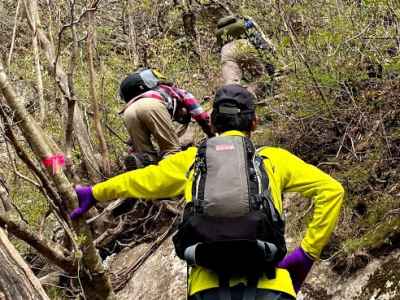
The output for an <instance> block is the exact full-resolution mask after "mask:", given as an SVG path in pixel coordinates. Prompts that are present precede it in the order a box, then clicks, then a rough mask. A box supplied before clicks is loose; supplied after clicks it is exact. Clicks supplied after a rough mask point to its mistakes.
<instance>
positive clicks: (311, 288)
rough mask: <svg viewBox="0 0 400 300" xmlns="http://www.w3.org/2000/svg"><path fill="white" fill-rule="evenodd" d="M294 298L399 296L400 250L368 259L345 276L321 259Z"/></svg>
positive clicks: (371, 299)
mask: <svg viewBox="0 0 400 300" xmlns="http://www.w3.org/2000/svg"><path fill="white" fill-rule="evenodd" d="M297 299H298V300H305V299H307V300H320V299H329V300H343V299H346V300H378V299H379V300H397V299H400V251H396V252H393V253H392V254H391V255H388V256H386V257H382V258H375V259H373V260H371V262H370V263H369V264H368V265H367V266H366V267H365V268H363V269H360V270H359V271H357V272H356V273H355V274H353V275H352V276H350V277H348V278H345V276H339V275H337V274H336V273H334V272H332V270H331V268H330V265H329V263H328V262H321V263H319V264H317V265H316V266H315V267H314V268H313V270H312V273H311V274H310V275H309V277H308V279H307V281H306V283H305V284H304V287H303V288H302V291H301V292H300V293H299V295H298V297H297Z"/></svg>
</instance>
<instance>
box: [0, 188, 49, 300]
mask: <svg viewBox="0 0 400 300" xmlns="http://www.w3.org/2000/svg"><path fill="white" fill-rule="evenodd" d="M0 188H1V189H2V199H1V200H6V201H7V202H9V198H8V193H7V191H6V189H5V188H4V187H3V186H0ZM5 211H6V210H5V209H4V207H3V206H2V205H0V214H2V213H4V212H5ZM0 266H1V267H0V300H29V299H35V300H37V299H46V300H47V299H49V298H48V297H47V295H46V293H45V291H44V290H43V287H42V285H41V284H40V281H39V279H37V278H36V276H35V275H34V274H33V272H32V270H31V269H30V268H29V267H28V265H27V264H26V263H25V261H24V260H23V259H22V257H21V256H20V255H19V253H18V251H17V250H16V249H15V248H14V246H13V245H12V244H11V243H10V241H9V240H8V238H7V235H6V234H5V233H4V231H3V230H2V229H0Z"/></svg>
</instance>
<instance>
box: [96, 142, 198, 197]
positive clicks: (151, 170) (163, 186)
mask: <svg viewBox="0 0 400 300" xmlns="http://www.w3.org/2000/svg"><path fill="white" fill-rule="evenodd" d="M196 151H197V149H196V148H193V147H191V148H189V149H187V150H186V151H183V152H179V153H177V154H174V155H171V156H169V157H166V158H165V159H163V160H162V161H160V162H159V164H158V165H151V166H148V167H146V168H144V169H138V170H134V171H131V172H126V173H123V174H121V175H118V176H115V177H113V178H111V179H109V180H107V181H104V182H102V183H98V184H96V185H95V186H94V187H93V196H94V198H95V199H96V201H100V202H101V201H109V200H114V199H117V198H144V199H160V198H167V197H174V196H177V195H180V194H183V191H184V187H185V183H186V181H187V178H186V172H187V170H188V169H189V168H190V165H191V164H192V162H193V160H194V157H195V155H196Z"/></svg>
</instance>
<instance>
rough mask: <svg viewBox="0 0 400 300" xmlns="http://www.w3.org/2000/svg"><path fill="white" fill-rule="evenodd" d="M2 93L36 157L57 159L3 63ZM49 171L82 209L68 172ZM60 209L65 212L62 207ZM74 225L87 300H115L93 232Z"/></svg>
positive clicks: (69, 205) (60, 189)
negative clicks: (68, 177) (79, 244)
mask: <svg viewBox="0 0 400 300" xmlns="http://www.w3.org/2000/svg"><path fill="white" fill-rule="evenodd" d="M0 91H1V92H2V93H3V95H4V98H5V100H6V101H7V104H8V105H9V106H10V108H11V109H12V110H13V111H14V113H15V118H16V121H17V123H18V126H19V127H20V129H21V132H22V134H23V135H24V137H25V139H26V140H27V141H28V142H29V144H30V145H31V146H32V150H33V151H34V153H35V155H36V156H37V157H38V158H39V159H40V160H43V159H45V158H48V157H50V156H52V155H54V153H53V152H52V149H51V147H50V146H49V145H48V144H47V138H46V135H45V133H44V132H43V130H42V129H41V128H40V127H39V126H38V124H37V123H36V121H35V120H34V119H33V118H32V117H31V115H29V113H28V112H27V110H26V109H25V107H24V105H23V101H22V99H21V98H19V97H18V96H17V95H16V93H15V91H14V90H13V88H12V87H11V85H10V83H9V82H8V79H7V75H6V73H5V70H4V68H3V65H2V63H1V62H0ZM47 171H48V175H49V177H50V178H51V179H52V180H53V182H54V185H55V187H56V189H57V191H58V193H59V194H60V196H61V198H62V199H63V200H65V203H66V206H67V208H68V209H69V210H70V211H71V210H72V209H73V208H74V207H76V206H78V201H77V197H76V194H75V192H74V190H73V188H72V185H71V183H70V182H69V181H68V179H67V177H66V176H65V174H64V172H63V171H62V170H61V171H59V172H53V170H51V169H48V170H47ZM60 209H62V208H61V207H60ZM72 225H73V228H74V230H75V232H76V233H77V234H78V235H79V236H81V237H84V239H83V241H82V243H81V249H82V254H83V255H82V261H81V262H82V266H83V268H84V270H83V272H81V273H80V274H81V282H82V285H83V290H84V293H85V295H86V298H87V299H91V300H92V299H93V300H97V299H98V300H103V299H114V293H113V291H112V287H111V282H110V279H109V277H108V275H107V274H106V272H105V270H104V267H103V265H102V262H101V259H100V256H99V255H98V252H97V249H96V248H95V246H94V243H93V237H92V233H91V231H90V228H89V227H88V226H87V225H86V222H85V220H84V219H83V218H81V219H79V220H77V221H75V222H72Z"/></svg>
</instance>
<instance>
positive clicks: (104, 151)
mask: <svg viewBox="0 0 400 300" xmlns="http://www.w3.org/2000/svg"><path fill="white" fill-rule="evenodd" d="M88 17H89V20H88V21H89V28H88V29H89V30H88V39H87V44H86V48H87V54H88V65H89V79H90V82H89V91H90V97H91V98H92V99H91V100H92V109H93V122H94V127H95V130H96V134H97V138H98V140H99V146H100V153H101V158H102V161H101V166H102V168H103V171H104V174H105V175H106V176H107V177H109V176H110V174H111V169H110V159H109V153H108V147H107V143H106V139H105V137H104V132H103V127H102V125H101V113H100V110H99V103H98V99H97V93H96V72H95V70H94V62H93V48H94V34H95V18H94V12H93V11H90V12H89V13H88Z"/></svg>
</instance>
